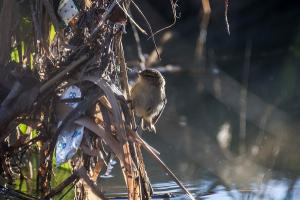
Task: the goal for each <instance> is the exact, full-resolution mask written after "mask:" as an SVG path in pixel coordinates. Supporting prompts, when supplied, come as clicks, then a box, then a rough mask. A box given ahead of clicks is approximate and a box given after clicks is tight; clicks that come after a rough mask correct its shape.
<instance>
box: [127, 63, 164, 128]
mask: <svg viewBox="0 0 300 200" xmlns="http://www.w3.org/2000/svg"><path fill="white" fill-rule="evenodd" d="M131 98H132V99H131V100H132V101H131V102H132V106H133V109H134V111H135V114H136V115H137V116H138V117H140V118H141V122H140V123H141V126H142V129H143V130H146V129H147V130H151V131H153V132H156V130H155V126H154V125H155V123H156V122H157V120H158V119H159V117H160V115H161V113H162V111H163V110H164V108H165V105H166V103H167V98H166V93H165V79H164V77H163V76H162V74H161V73H160V72H159V71H157V70H155V69H145V70H143V71H141V72H140V73H139V77H138V79H137V81H136V82H135V84H134V85H133V87H132V88H131Z"/></svg>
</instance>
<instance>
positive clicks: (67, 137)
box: [56, 86, 84, 167]
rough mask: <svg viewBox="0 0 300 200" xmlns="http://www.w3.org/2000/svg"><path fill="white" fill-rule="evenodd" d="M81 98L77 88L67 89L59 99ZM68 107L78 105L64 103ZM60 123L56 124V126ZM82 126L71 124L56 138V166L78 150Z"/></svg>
mask: <svg viewBox="0 0 300 200" xmlns="http://www.w3.org/2000/svg"><path fill="white" fill-rule="evenodd" d="M72 98H81V91H80V89H79V88H78V87H77V86H70V87H68V88H67V89H66V90H65V91H64V93H63V94H62V96H61V99H72ZM66 104H67V105H68V106H70V107H72V108H75V107H76V106H78V103H66ZM60 125H61V122H59V123H58V126H60ZM83 131H84V128H83V126H79V125H76V124H71V125H69V126H68V127H66V128H65V129H64V130H62V132H61V133H60V135H59V136H58V139H57V143H56V166H57V167H58V166H60V165H61V164H62V163H64V162H66V161H68V160H69V159H71V158H72V157H73V156H74V155H75V153H76V152H77V149H78V148H79V146H80V144H81V141H82V138H83Z"/></svg>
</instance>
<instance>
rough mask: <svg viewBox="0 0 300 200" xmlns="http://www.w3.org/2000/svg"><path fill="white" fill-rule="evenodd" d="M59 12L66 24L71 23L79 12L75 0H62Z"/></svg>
mask: <svg viewBox="0 0 300 200" xmlns="http://www.w3.org/2000/svg"><path fill="white" fill-rule="evenodd" d="M57 12H58V15H59V16H60V17H61V19H62V20H63V21H64V22H65V24H69V22H70V21H71V20H72V19H73V18H74V17H75V16H77V15H78V13H79V11H78V9H77V7H76V5H75V3H74V1H73V0H61V1H60V3H59V6H58V10H57Z"/></svg>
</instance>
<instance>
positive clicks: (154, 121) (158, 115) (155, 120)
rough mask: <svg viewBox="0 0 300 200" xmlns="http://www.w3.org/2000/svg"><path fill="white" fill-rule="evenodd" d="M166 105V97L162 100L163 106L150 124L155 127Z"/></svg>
mask: <svg viewBox="0 0 300 200" xmlns="http://www.w3.org/2000/svg"><path fill="white" fill-rule="evenodd" d="M166 104H167V97H165V98H164V100H163V106H162V107H161V109H160V111H159V112H158V114H157V115H155V116H154V117H153V118H152V124H153V125H155V124H156V122H157V121H158V120H159V118H160V116H161V114H162V112H163V111H164V109H165V107H166Z"/></svg>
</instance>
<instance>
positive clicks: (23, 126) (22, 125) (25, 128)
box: [18, 124, 27, 135]
mask: <svg viewBox="0 0 300 200" xmlns="http://www.w3.org/2000/svg"><path fill="white" fill-rule="evenodd" d="M18 128H19V130H20V132H21V133H22V134H24V135H26V134H27V133H26V132H27V125H26V124H19V125H18Z"/></svg>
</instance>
